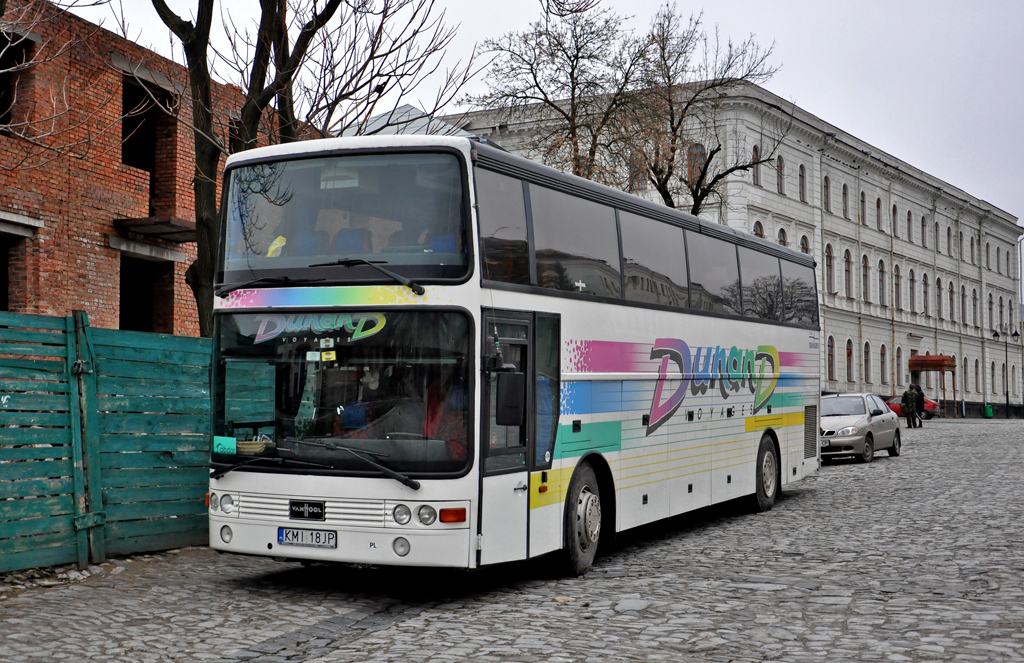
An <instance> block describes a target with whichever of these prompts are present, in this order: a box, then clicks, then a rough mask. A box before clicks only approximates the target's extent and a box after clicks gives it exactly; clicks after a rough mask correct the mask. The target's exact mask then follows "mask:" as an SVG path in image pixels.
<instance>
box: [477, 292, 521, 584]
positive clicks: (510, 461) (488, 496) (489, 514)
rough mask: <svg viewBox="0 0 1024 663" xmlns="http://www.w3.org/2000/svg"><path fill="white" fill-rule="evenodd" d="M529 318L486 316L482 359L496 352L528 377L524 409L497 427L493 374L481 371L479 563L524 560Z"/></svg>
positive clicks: (506, 313) (503, 314) (515, 315)
mask: <svg viewBox="0 0 1024 663" xmlns="http://www.w3.org/2000/svg"><path fill="white" fill-rule="evenodd" d="M531 318H532V316H530V315H529V314H523V315H517V314H513V313H508V312H505V311H501V312H485V314H484V325H483V327H484V330H483V337H484V339H483V347H484V355H485V357H486V356H488V355H490V354H493V353H495V352H496V351H500V353H501V361H502V363H504V364H515V367H516V370H517V371H521V372H523V373H526V374H527V380H526V385H527V386H526V390H527V392H528V393H526V394H523V397H524V398H525V399H526V403H527V407H526V409H525V416H524V417H523V421H522V422H521V423H520V425H518V426H502V425H499V424H498V423H497V422H496V417H495V409H496V404H497V402H496V397H497V373H488V372H484V373H483V377H484V382H483V394H482V401H483V409H484V411H483V417H482V421H483V430H482V439H481V449H480V458H481V462H482V463H483V468H482V469H483V472H482V474H483V480H482V486H481V498H482V499H481V506H480V530H479V531H480V534H481V535H482V536H483V544H482V548H481V549H480V557H479V561H480V564H497V563H499V562H509V561H513V560H517V559H526V551H527V542H528V531H527V529H528V526H527V516H528V513H529V497H530V495H529V493H530V489H529V486H530V476H529V472H528V467H529V466H528V458H527V444H528V442H529V434H530V433H529V430H530V428H531V427H530V426H529V422H530V421H531V416H532V408H531V407H530V406H529V404H530V402H531V397H530V393H531V392H532V388H531V386H530V384H531V380H530V379H529V376H530V373H531V371H532V362H531V361H529V359H530V358H529V349H530V342H531V338H532V331H533V329H532V328H533V325H532V324H531Z"/></svg>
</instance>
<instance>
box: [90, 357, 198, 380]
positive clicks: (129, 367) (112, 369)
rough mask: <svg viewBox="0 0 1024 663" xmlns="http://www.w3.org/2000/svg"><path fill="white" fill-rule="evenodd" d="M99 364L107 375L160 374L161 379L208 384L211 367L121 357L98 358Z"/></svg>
mask: <svg viewBox="0 0 1024 663" xmlns="http://www.w3.org/2000/svg"><path fill="white" fill-rule="evenodd" d="M97 362H98V364H99V365H100V367H101V370H102V371H103V375H104V376H106V377H118V378H139V379H146V378H152V377H153V376H154V375H159V377H160V379H161V380H167V381H170V382H196V383H199V384H208V383H209V381H210V374H209V369H208V368H205V367H200V366H176V365H172V364H161V365H160V366H159V369H157V367H156V365H154V364H151V363H146V362H140V361H121V360H120V359H98V360H97Z"/></svg>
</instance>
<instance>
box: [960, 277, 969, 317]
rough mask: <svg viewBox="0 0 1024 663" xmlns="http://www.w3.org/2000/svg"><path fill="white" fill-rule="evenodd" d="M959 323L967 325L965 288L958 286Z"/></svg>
mask: <svg viewBox="0 0 1024 663" xmlns="http://www.w3.org/2000/svg"><path fill="white" fill-rule="evenodd" d="M960 323H961V324H967V286H963V285H962V286H960Z"/></svg>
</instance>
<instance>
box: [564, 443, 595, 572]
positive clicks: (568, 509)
mask: <svg viewBox="0 0 1024 663" xmlns="http://www.w3.org/2000/svg"><path fill="white" fill-rule="evenodd" d="M601 520H602V515H601V491H600V488H599V487H598V485H597V475H596V474H594V468H592V467H591V466H590V464H589V463H583V464H582V465H580V466H579V467H578V468H576V471H575V472H574V473H573V475H572V481H570V482H569V493H568V495H567V497H566V502H565V546H566V552H567V554H568V559H567V561H568V563H569V569H570V570H571V571H572V572H573V573H575V574H576V575H578V576H579V575H583V574H584V573H586V572H587V571H588V570H589V569H590V567H591V566H592V565H593V563H594V557H595V556H596V555H597V545H598V541H599V539H600V538H601V525H602V523H601Z"/></svg>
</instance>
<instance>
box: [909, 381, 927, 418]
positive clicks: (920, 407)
mask: <svg viewBox="0 0 1024 663" xmlns="http://www.w3.org/2000/svg"><path fill="white" fill-rule="evenodd" d="M911 386H912V387H913V388H914V391H916V392H917V408H916V409H917V427H918V428H924V417H923V416H921V415H923V414H924V389H922V388H921V385H919V384H915V385H911Z"/></svg>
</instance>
